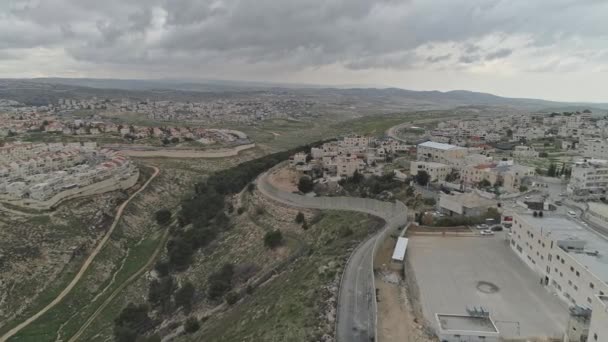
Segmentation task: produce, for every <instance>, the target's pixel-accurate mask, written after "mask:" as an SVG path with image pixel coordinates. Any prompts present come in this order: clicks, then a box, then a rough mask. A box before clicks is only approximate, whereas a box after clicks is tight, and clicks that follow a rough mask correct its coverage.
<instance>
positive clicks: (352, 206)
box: [257, 170, 407, 342]
mask: <svg viewBox="0 0 608 342" xmlns="http://www.w3.org/2000/svg"><path fill="white" fill-rule="evenodd" d="M271 172H273V170H270V171H268V172H267V173H265V174H262V175H261V176H260V177H258V180H257V185H258V189H259V190H260V192H262V193H263V194H264V195H265V196H267V197H269V198H272V199H274V200H276V201H278V202H281V203H284V204H287V205H290V206H296V207H304V208H314V209H329V210H350V211H359V212H364V213H368V214H371V215H374V216H377V217H380V218H382V219H384V220H385V221H386V222H387V224H386V225H385V226H384V227H383V229H382V230H381V231H380V232H378V233H376V234H375V235H373V236H372V237H370V238H368V239H367V240H366V241H364V242H363V243H361V244H360V245H359V246H358V247H357V248H356V249H355V250H354V251H353V253H352V254H351V256H350V258H349V260H348V262H347V264H346V267H345V268H344V272H343V274H342V281H341V282H340V293H339V296H338V311H337V323H336V340H337V341H338V342H369V341H372V340H373V339H375V334H376V287H375V285H374V274H373V257H374V250H375V244H376V241H377V240H378V239H381V238H383V237H384V234H385V233H386V232H388V231H389V229H390V228H394V227H397V226H400V225H401V226H402V225H405V222H406V219H407V208H406V207H405V205H403V203H401V202H397V203H395V204H393V203H388V202H381V201H377V200H373V199H362V198H345V197H306V196H300V195H296V194H292V193H287V192H284V191H280V190H278V189H276V188H275V187H274V186H272V185H271V184H270V183H269V182H268V180H267V176H268V174H269V173H271Z"/></svg>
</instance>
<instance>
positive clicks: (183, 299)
mask: <svg viewBox="0 0 608 342" xmlns="http://www.w3.org/2000/svg"><path fill="white" fill-rule="evenodd" d="M195 291H196V289H195V288H194V285H192V283H191V282H189V281H186V282H184V284H183V285H182V286H181V287H180V288H179V290H177V291H176V292H175V305H177V306H178V307H183V308H184V309H186V310H187V311H189V310H190V309H191V308H192V299H193V298H194V293H195Z"/></svg>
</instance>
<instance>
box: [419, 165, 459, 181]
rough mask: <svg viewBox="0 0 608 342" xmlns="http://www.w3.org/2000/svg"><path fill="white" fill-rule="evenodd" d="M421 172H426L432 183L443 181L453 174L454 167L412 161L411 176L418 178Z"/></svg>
mask: <svg viewBox="0 0 608 342" xmlns="http://www.w3.org/2000/svg"><path fill="white" fill-rule="evenodd" d="M419 171H426V173H428V175H429V180H430V181H431V182H435V181H443V180H445V177H446V176H447V175H449V174H450V173H451V172H452V167H451V166H449V165H446V164H441V163H435V162H423V161H412V162H411V163H410V174H411V175H412V176H416V175H417V174H418V172H419Z"/></svg>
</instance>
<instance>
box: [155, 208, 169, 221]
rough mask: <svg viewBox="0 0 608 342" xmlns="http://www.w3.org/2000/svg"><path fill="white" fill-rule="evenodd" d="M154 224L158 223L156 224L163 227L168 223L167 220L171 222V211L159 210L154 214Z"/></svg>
mask: <svg viewBox="0 0 608 342" xmlns="http://www.w3.org/2000/svg"><path fill="white" fill-rule="evenodd" d="M155 216H156V222H158V224H160V225H165V224H167V223H169V220H171V211H169V209H166V208H163V209H159V210H158V211H157V212H156V214H155Z"/></svg>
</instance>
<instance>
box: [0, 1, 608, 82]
mask: <svg viewBox="0 0 608 342" xmlns="http://www.w3.org/2000/svg"><path fill="white" fill-rule="evenodd" d="M606 17H608V2H607V1H603V0H536V1H529V0H509V1H507V0H490V1H488V0H257V1H243V0H129V1H125V0H104V1H99V0H44V1H42V0H7V1H5V2H2V4H0V55H1V56H7V57H9V58H10V57H11V56H13V54H14V52H15V51H16V50H22V51H23V53H24V54H28V53H31V51H43V52H44V51H50V52H49V55H53V56H54V55H59V54H60V53H63V54H65V57H66V61H64V63H73V64H74V65H78V66H79V67H83V68H84V65H87V66H88V67H89V68H91V69H94V70H101V72H104V71H107V73H108V74H111V73H120V72H122V71H124V70H129V68H132V69H133V70H140V71H142V72H145V71H146V70H148V71H149V72H150V73H157V72H160V71H162V72H163V73H167V75H166V76H171V75H172V74H174V73H177V74H179V73H182V74H183V73H189V72H192V70H196V71H197V72H199V73H201V74H202V75H201V76H204V73H206V72H208V71H215V70H218V68H219V67H225V68H231V69H233V70H245V69H248V68H249V70H252V71H256V70H258V69H260V70H261V69H262V67H263V69H264V70H267V69H266V67H267V66H269V65H272V66H273V67H274V70H277V71H280V72H281V73H298V72H301V71H302V70H305V69H307V68H323V67H327V66H333V65H338V66H341V67H343V68H345V69H346V70H352V71H353V72H359V71H362V70H386V69H392V70H419V69H421V68H430V69H432V68H436V67H437V66H436V65H439V66H440V67H441V68H442V69H446V68H448V69H449V68H451V67H453V68H455V69H458V70H462V68H469V67H474V66H480V65H484V63H487V62H490V61H495V62H496V63H501V62H503V61H506V60H508V61H509V63H510V66H511V67H512V68H515V69H517V70H520V71H522V72H527V71H530V70H531V68H530V67H529V65H536V67H535V71H538V72H551V71H552V70H557V71H559V70H564V68H566V69H567V70H576V69H577V68H585V67H591V66H593V65H605V64H606V57H605V53H604V52H605V51H606V50H608V32H606V30H604V29H603V28H604V26H605V18H606ZM556 45H559V46H560V49H555V48H554V47H555V46H556ZM40 49H42V50H40ZM582 50H584V51H585V53H586V55H585V56H584V57H581V56H578V55H576V56H574V55H575V54H577V53H579V52H577V51H582ZM7 51H10V53H8V52H7ZM514 51H517V53H514ZM51 52H52V53H51ZM579 54H580V53H579ZM602 56H603V57H602ZM570 57H571V58H573V59H577V58H578V59H585V58H586V59H587V60H588V63H587V64H585V63H577V62H576V61H570V62H559V60H560V58H561V59H568V58H570ZM547 60H550V61H556V62H546V61H547ZM494 64H495V63H494ZM586 65H587V66H586ZM566 66H567V67H566ZM66 68H72V66H69V65H68V66H66ZM552 68H555V69H552Z"/></svg>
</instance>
